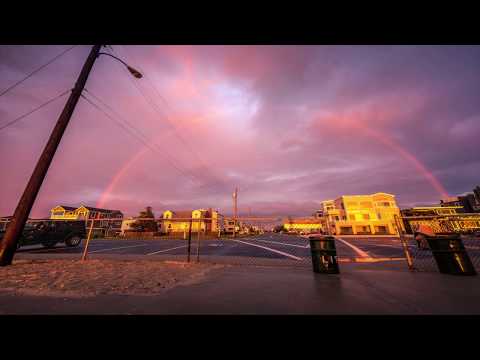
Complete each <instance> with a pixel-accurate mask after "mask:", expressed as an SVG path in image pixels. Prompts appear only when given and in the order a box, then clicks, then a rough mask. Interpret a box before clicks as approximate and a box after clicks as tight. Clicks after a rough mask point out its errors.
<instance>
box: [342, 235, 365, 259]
mask: <svg viewBox="0 0 480 360" xmlns="http://www.w3.org/2000/svg"><path fill="white" fill-rule="evenodd" d="M336 239H337V240H338V241H341V242H343V243H344V244H345V245H347V246H348V247H350V248H352V249H353V250H354V251H355V252H356V253H357V254H358V255H360V256H361V257H363V258H370V257H371V256H370V255H368V253H366V252H365V251H363V250H362V249H360V248H358V247H356V246H355V245H352V244H350V243H349V242H347V241H345V240H343V239H340V238H336Z"/></svg>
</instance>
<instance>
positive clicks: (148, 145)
mask: <svg viewBox="0 0 480 360" xmlns="http://www.w3.org/2000/svg"><path fill="white" fill-rule="evenodd" d="M87 93H88V92H87ZM90 95H91V93H90ZM81 96H82V98H83V99H85V100H86V101H87V102H88V103H89V104H90V105H92V106H93V107H95V108H96V109H97V110H98V111H100V112H101V113H103V114H104V115H105V116H106V117H108V118H109V119H110V120H113V121H114V122H115V123H116V124H117V125H118V126H120V127H121V128H122V129H123V130H125V131H126V132H127V133H128V134H129V135H131V136H133V137H134V138H135V139H137V140H138V141H140V142H141V143H142V144H143V145H145V146H146V147H147V148H149V149H150V150H151V151H154V152H156V153H158V154H160V155H162V156H163V157H165V158H166V159H167V161H168V162H169V163H170V164H171V165H172V166H173V167H174V168H175V169H176V170H177V171H178V172H180V173H181V174H182V175H184V176H186V177H187V178H188V179H189V180H190V181H192V182H193V183H195V182H196V181H198V180H197V179H196V178H194V177H193V176H192V175H190V174H188V173H186V172H185V171H184V170H182V169H181V168H180V167H178V166H177V165H176V164H175V163H174V162H173V161H172V160H171V159H170V158H169V157H167V156H166V155H165V153H163V152H160V151H158V150H157V149H156V148H155V147H152V146H151V144H149V143H148V142H147V141H146V140H145V139H144V138H143V137H142V136H140V135H138V134H137V133H134V132H132V130H131V129H129V128H128V127H126V126H125V125H124V124H123V123H122V122H121V121H118V119H116V118H115V117H113V116H111V115H110V114H109V113H107V112H106V111H105V110H103V109H102V108H101V107H100V106H98V105H97V104H95V103H94V102H93V101H92V100H91V99H89V98H88V97H86V96H85V94H82V95H81Z"/></svg>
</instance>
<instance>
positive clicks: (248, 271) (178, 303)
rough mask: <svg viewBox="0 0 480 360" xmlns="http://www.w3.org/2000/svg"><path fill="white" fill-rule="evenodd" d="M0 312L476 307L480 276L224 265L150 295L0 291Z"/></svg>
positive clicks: (351, 266)
mask: <svg viewBox="0 0 480 360" xmlns="http://www.w3.org/2000/svg"><path fill="white" fill-rule="evenodd" d="M0 313H1V314H328V315H352V314H359V315H360V314H379V315H380V314H389V315H390V314H480V276H473V277H461V276H460V277H456V276H451V275H443V274H439V273H411V272H408V270H406V269H404V268H402V267H398V268H397V267H396V266H394V267H392V268H391V269H389V268H385V269H379V268H373V267H371V265H363V264H355V263H348V264H343V265H342V266H341V274H339V275H322V274H314V273H312V271H311V270H310V269H308V268H289V267H276V266H262V267H260V266H228V267H224V268H220V269H216V270H212V271H211V272H210V273H209V275H208V276H206V277H205V278H204V279H202V280H201V281H199V282H197V283H194V284H190V285H185V286H178V287H175V288H172V289H169V290H165V292H163V293H160V294H157V295H152V296H130V295H128V296H127V295H100V296H96V297H90V298H83V299H74V298H53V297H35V296H14V295H10V294H5V293H2V292H0Z"/></svg>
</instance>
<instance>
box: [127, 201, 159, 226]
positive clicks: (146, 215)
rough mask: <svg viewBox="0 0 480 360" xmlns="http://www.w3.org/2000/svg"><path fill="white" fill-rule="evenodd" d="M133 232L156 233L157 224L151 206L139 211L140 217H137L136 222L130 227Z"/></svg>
mask: <svg viewBox="0 0 480 360" xmlns="http://www.w3.org/2000/svg"><path fill="white" fill-rule="evenodd" d="M142 219H150V220H142ZM131 227H132V228H133V229H134V230H135V231H140V232H144V231H146V232H157V231H158V224H157V222H156V221H155V215H154V213H153V211H152V208H151V206H147V207H146V209H145V210H144V211H140V215H138V216H137V220H136V221H135V222H134V223H133V224H132V225H131Z"/></svg>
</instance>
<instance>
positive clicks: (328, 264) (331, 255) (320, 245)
mask: <svg viewBox="0 0 480 360" xmlns="http://www.w3.org/2000/svg"><path fill="white" fill-rule="evenodd" d="M309 239H310V251H311V253H312V265H313V271H314V272H316V273H320V274H338V273H340V270H339V268H338V262H337V250H336V248H335V238H334V237H333V236H316V237H313V236H312V237H310V238H309Z"/></svg>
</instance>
